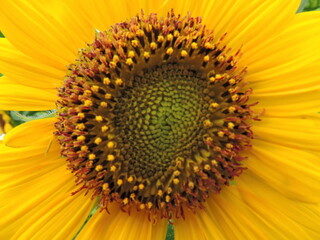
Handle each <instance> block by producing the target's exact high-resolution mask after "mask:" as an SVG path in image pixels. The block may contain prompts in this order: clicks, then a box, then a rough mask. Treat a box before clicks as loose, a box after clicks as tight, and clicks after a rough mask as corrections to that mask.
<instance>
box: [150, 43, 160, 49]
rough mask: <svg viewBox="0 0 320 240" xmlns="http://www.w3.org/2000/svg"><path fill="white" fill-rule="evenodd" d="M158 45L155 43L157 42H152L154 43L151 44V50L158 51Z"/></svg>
mask: <svg viewBox="0 0 320 240" xmlns="http://www.w3.org/2000/svg"><path fill="white" fill-rule="evenodd" d="M157 46H158V45H157V44H156V43H155V42H152V43H150V48H151V49H152V50H156V49H157Z"/></svg>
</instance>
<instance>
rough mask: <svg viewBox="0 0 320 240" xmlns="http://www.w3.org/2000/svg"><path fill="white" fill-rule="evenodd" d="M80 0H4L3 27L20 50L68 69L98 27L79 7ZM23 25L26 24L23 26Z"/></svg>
mask: <svg viewBox="0 0 320 240" xmlns="http://www.w3.org/2000/svg"><path fill="white" fill-rule="evenodd" d="M77 2H78V1H72V0H70V1H65V2H61V1H59V2H57V1H37V0H31V1H23V0H18V1H1V7H2V8H3V9H6V11H3V14H1V16H0V29H1V31H2V32H3V33H4V35H5V36H6V38H7V39H8V40H9V41H10V42H11V43H12V44H13V45H14V46H15V47H16V48H17V49H19V50H20V51H22V52H23V53H25V54H26V55H28V56H31V57H33V58H36V59H38V60H39V61H41V62H42V63H43V64H46V65H49V66H52V67H54V68H57V69H60V70H64V69H65V67H66V66H67V65H68V64H70V63H71V62H72V61H74V58H75V56H76V54H77V51H78V48H80V47H82V46H84V44H85V42H86V41H88V40H91V39H93V37H94V29H93V28H92V27H91V25H90V23H89V22H87V21H86V20H85V19H84V18H83V14H79V12H78V11H77ZM22 26H23V27H22Z"/></svg>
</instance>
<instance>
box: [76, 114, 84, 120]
mask: <svg viewBox="0 0 320 240" xmlns="http://www.w3.org/2000/svg"><path fill="white" fill-rule="evenodd" d="M77 116H78V117H79V118H80V119H84V117H85V115H84V113H78V115H77Z"/></svg>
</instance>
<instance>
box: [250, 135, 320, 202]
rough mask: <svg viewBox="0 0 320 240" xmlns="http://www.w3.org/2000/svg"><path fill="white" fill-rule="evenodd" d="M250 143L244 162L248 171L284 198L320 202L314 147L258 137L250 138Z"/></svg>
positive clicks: (319, 161)
mask: <svg viewBox="0 0 320 240" xmlns="http://www.w3.org/2000/svg"><path fill="white" fill-rule="evenodd" d="M317 144H318V143H317ZM252 145H253V147H252V149H251V150H250V151H249V153H248V154H249V156H248V160H246V161H245V162H244V164H245V166H246V167H248V169H249V171H250V172H253V173H254V174H256V175H257V176H259V177H260V178H261V179H263V181H265V182H266V184H269V185H270V186H271V187H272V188H274V189H275V190H277V191H278V192H279V193H282V194H283V195H284V196H287V197H288V198H291V199H293V200H300V201H304V202H311V203H319V202H320V185H319V182H320V157H319V152H318V151H317V152H314V151H311V150H310V151H308V150H304V149H295V148H290V147H285V146H281V145H279V144H274V143H270V142H266V141H262V140H254V141H252Z"/></svg>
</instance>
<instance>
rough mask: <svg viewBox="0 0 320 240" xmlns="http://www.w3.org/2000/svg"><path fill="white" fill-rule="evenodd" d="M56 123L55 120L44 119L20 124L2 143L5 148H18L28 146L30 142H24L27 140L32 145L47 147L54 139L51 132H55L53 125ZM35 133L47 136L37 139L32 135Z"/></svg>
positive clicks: (37, 137) (35, 135)
mask: <svg viewBox="0 0 320 240" xmlns="http://www.w3.org/2000/svg"><path fill="white" fill-rule="evenodd" d="M56 121H57V120H56V119H55V118H45V119H39V120H33V121H30V122H26V123H24V124H21V125H19V126H17V127H15V128H14V129H12V131H10V132H9V133H8V134H6V136H5V138H4V143H5V145H6V146H9V147H13V148H19V147H25V146H29V145H30V142H28V141H26V139H29V141H31V142H32V143H33V145H36V144H39V145H46V146H49V144H50V143H51V142H52V141H53V140H54V139H55V138H54V136H53V132H54V131H55V128H54V123H55V122H56ZM35 131H36V132H38V133H41V132H43V133H47V134H43V136H42V137H41V138H39V135H37V134H34V133H35Z"/></svg>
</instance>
